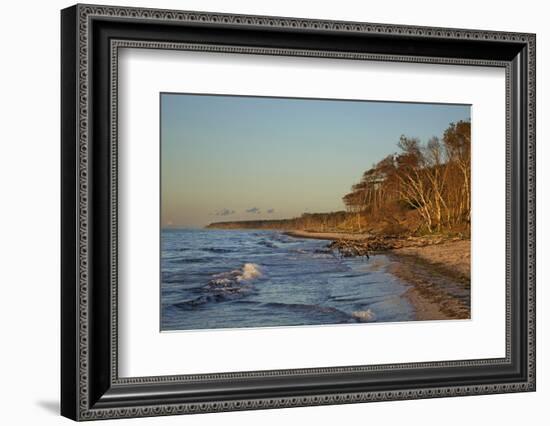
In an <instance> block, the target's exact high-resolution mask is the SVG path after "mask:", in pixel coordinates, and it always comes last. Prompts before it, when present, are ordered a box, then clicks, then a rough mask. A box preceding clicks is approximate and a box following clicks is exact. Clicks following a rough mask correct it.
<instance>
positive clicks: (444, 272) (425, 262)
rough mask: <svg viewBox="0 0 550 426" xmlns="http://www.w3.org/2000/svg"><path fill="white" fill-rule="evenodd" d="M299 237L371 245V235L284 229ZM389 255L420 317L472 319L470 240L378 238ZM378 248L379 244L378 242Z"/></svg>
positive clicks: (418, 317)
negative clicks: (383, 242) (407, 287)
mask: <svg viewBox="0 0 550 426" xmlns="http://www.w3.org/2000/svg"><path fill="white" fill-rule="evenodd" d="M284 234H285V235H289V236H291V237H296V238H311V239H319V240H328V241H332V242H333V243H334V242H344V244H345V242H346V241H348V242H349V241H351V242H354V243H356V244H360V245H361V244H362V245H364V246H369V245H370V244H369V238H373V237H370V236H369V235H366V234H348V233H338V232H311V231H285V232H284ZM378 239H379V240H380V239H381V240H382V241H387V244H382V245H380V244H378V246H379V247H382V249H380V250H373V251H372V253H373V254H374V253H381V254H382V253H383V254H386V255H387V256H388V257H389V258H390V261H391V263H390V266H389V272H390V273H391V274H393V275H395V276H396V277H398V278H399V279H401V280H403V281H404V282H405V283H406V284H408V285H410V288H409V289H408V290H407V291H406V292H405V294H404V297H406V298H407V299H408V300H409V301H410V303H411V304H412V305H413V307H414V309H415V310H416V315H417V318H416V319H417V320H419V321H426V320H448V319H470V318H471V309H470V306H471V303H470V240H464V239H458V238H455V239H449V238H443V237H440V236H433V237H432V236H430V237H404V238H398V237H385V238H378ZM375 247H376V245H375Z"/></svg>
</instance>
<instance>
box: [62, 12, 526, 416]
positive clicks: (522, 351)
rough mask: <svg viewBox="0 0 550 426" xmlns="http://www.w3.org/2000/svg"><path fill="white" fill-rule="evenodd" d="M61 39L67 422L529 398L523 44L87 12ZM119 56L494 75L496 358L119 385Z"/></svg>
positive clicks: (220, 17) (239, 19) (349, 25)
mask: <svg viewBox="0 0 550 426" xmlns="http://www.w3.org/2000/svg"><path fill="white" fill-rule="evenodd" d="M61 33H62V40H61V51H62V59H61V68H62V75H61V82H62V93H61V99H62V117H61V129H62V143H61V161H62V174H61V179H62V184H61V190H62V209H61V210H62V216H61V221H62V234H61V240H62V268H61V270H62V283H61V321H62V328H61V370H62V374H61V413H62V414H63V415H64V416H67V417H69V418H71V419H75V420H89V419H99V418H115V417H137V416H155V415H167V414H179V413H194V412H212V411H228V410H241V409H260V408H275V407H290V406H306V405H320V404H338V403H351V402H363V401H377V400H395V399H413V398H431V397H441V396H456V395H473V394H487V393H501V392H517V391H533V390H535V318H534V317H535V36H534V35H533V34H519V33H504V32H489V31H477V30H460V29H448V28H425V27H410V26H400V25H382V24H368V23H356V22H334V21H319V20H306V19H292V18H275V17H262V16H242V15H226V14H213V13H200V12H182V11H166V10H153V9H134V8H125V7H104V6H95V5H76V6H73V7H70V8H67V9H64V10H63V11H62V13H61ZM120 47H138V48H139V47H147V48H159V49H194V50H216V51H230V52H235V53H243V54H246V53H256V54H258V53H259V54H266V55H298V56H316V57H331V58H342V59H350V60H391V61H399V62H426V63H450V64H462V65H464V66H468V65H484V66H497V67H504V68H505V69H506V75H507V84H506V86H507V88H506V90H507V100H506V103H507V118H506V121H507V141H506V143H507V171H506V181H507V212H506V217H507V220H506V222H507V229H506V237H507V238H506V240H507V253H506V265H507V271H506V278H507V333H506V335H507V342H506V343H507V345H506V346H507V350H506V357H505V358H499V359H483V360H463V361H447V362H433V363H414V364H393V365H382V366H338V367H335V366H327V367H326V368H320V369H304V370H275V371H267V372H266V371H256V372H243V373H227V374H225V373H220V374H210V375H196V376H169V377H168V376H162V377H137V378H119V377H118V367H117V362H118V361H117V333H118V329H117V322H116V319H117V309H116V308H117V281H116V279H117V270H116V259H117V216H116V202H117V198H116V197H117V170H116V158H117V157H116V113H117V110H116V106H117V103H116V87H117V74H116V71H117V68H116V65H117V49H118V48H120ZM503 232H504V230H503Z"/></svg>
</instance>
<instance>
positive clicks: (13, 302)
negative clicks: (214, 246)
mask: <svg viewBox="0 0 550 426" xmlns="http://www.w3.org/2000/svg"><path fill="white" fill-rule="evenodd" d="M102 3H103V4H119V5H120V4H124V5H129V6H130V5H131V6H143V7H161V8H173V9H188V10H205V11H217V12H232V13H245V14H265V15H280V16H296V17H307V18H324V19H339V20H356V21H368V22H381V23H399V24H412V25H431V26H444V27H462V28H477V29H493V30H504V31H526V32H535V33H537V55H538V57H537V67H538V70H537V78H538V82H537V97H538V100H537V107H538V114H537V116H538V124H537V132H538V137H537V139H538V150H537V163H538V171H537V172H538V175H537V182H538V190H537V196H538V203H537V204H538V205H537V207H538V210H537V216H538V219H539V221H538V231H537V244H538V247H537V253H538V255H537V258H538V292H537V293H538V297H537V299H538V309H537V314H538V332H537V334H538V374H537V378H538V390H537V392H536V393H530V394H509V395H492V396H481V397H463V398H452V399H435V400H421V401H402V402H385V403H373V404H360V405H346V406H327V407H316V408H293V409H284V410H270V411H256V412H239V413H224V414H208V415H196V416H186V417H168V418H154V419H151V418H149V419H134V420H118V422H120V423H118V424H135V425H138V424H159V425H162V424H165V425H168V424H181V423H182V422H186V424H189V425H213V424H220V423H223V424H228V425H233V424H239V425H243V426H244V425H257V424H299V423H303V422H306V423H308V422H315V424H327V425H329V424H336V423H348V422H350V423H355V422H360V423H362V424H387V425H393V424H399V423H406V424H408V425H416V424H422V425H423V426H428V425H441V424H445V425H461V426H463V425H467V424H483V423H492V424H498V425H512V424H518V423H522V422H525V421H526V420H527V421H533V423H534V424H546V422H547V421H548V420H547V419H545V418H548V417H549V415H548V401H550V368H549V367H548V364H549V363H550V356H549V351H548V342H550V337H549V335H550V316H549V314H548V312H547V309H546V307H547V306H548V305H549V304H550V297H549V296H550V292H549V291H548V289H547V287H546V285H547V284H548V281H549V278H550V266H549V264H550V262H549V261H548V260H549V259H550V248H549V243H548V240H549V239H550V234H549V227H548V224H547V223H545V222H544V220H543V219H544V218H545V217H548V216H549V215H550V201H549V197H548V191H547V189H546V188H548V186H549V185H550V168H549V167H545V160H549V159H550V156H549V155H550V149H549V147H548V144H547V143H546V140H547V139H548V137H549V130H550V127H549V125H548V124H546V120H545V118H546V117H548V116H549V114H550V105H549V101H550V97H549V93H548V78H549V77H548V76H549V75H550V63H549V62H550V50H549V44H550V28H549V27H548V23H547V16H548V12H547V11H545V10H544V4H545V2H543V1H540V0H538V1H537V0H524V1H521V2H518V1H509V0H500V1H486V2H481V1H471V0H462V1H460V2H443V1H424V0H416V1H408V0H402V1H385V2H366V1H351V0H339V1H331V2H321V1H319V0H318V1H299V0H268V1H261V2H260V1H251V0H250V1H247V0H231V1H230V2H229V1H223V0H203V1H199V0H181V1H177V0H162V1H156V2H155V1H152V0H149V1H143V0H132V1H125V0H120V1H114V2H111V1H108V0H105V1H103V2H102ZM69 5H71V3H70V2H67V1H60V0H54V1H48V2H38V1H21V2H16V1H13V0H12V1H11V2H9V3H4V4H3V5H2V9H1V10H2V15H1V16H2V22H1V25H0V31H1V38H0V43H1V46H2V49H1V51H0V55H1V56H0V58H1V64H0V76H1V78H0V106H1V111H0V117H1V120H0V200H1V201H0V203H1V204H0V259H1V260H0V291H1V297H0V327H1V331H2V332H1V334H0V339H1V340H0V347H1V349H0V401H1V402H0V406H1V407H2V409H1V411H0V419H1V422H2V424H6V425H14V424H28V425H33V424H41V425H47V424H68V423H69V421H68V420H66V419H64V418H61V417H59V416H58V414H57V412H58V404H59V397H58V395H59V331H58V330H59V264H60V261H59V226H60V225H59V62H60V58H59V9H61V8H64V7H66V6H69ZM545 192H546V194H545ZM486 255H490V253H486ZM129 422H131V423H129ZM482 422H483V423H482ZM107 423H113V422H112V421H111V422H106V423H102V424H107Z"/></svg>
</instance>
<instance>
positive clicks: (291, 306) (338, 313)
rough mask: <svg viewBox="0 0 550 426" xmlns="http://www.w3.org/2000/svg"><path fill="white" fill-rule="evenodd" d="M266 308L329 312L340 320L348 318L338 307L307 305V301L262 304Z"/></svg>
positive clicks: (319, 312) (318, 312)
mask: <svg viewBox="0 0 550 426" xmlns="http://www.w3.org/2000/svg"><path fill="white" fill-rule="evenodd" d="M263 306H264V307H266V308H275V309H277V308H278V309H288V310H291V311H301V312H306V313H308V312H309V313H312V314H313V313H315V314H330V315H334V316H336V317H338V319H339V320H340V321H346V320H349V317H350V316H349V315H348V314H346V313H345V312H344V311H341V310H340V309H337V308H334V307H332V306H322V305H309V304H307V303H282V302H270V303H265V304H264V305H263Z"/></svg>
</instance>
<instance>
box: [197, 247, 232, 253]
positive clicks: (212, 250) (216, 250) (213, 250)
mask: <svg viewBox="0 0 550 426" xmlns="http://www.w3.org/2000/svg"><path fill="white" fill-rule="evenodd" d="M203 250H204V251H207V252H210V253H231V252H233V251H235V250H234V249H228V248H223V247H204V248H203Z"/></svg>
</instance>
